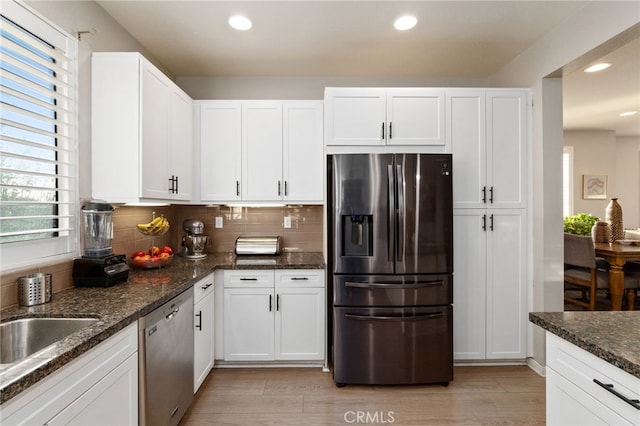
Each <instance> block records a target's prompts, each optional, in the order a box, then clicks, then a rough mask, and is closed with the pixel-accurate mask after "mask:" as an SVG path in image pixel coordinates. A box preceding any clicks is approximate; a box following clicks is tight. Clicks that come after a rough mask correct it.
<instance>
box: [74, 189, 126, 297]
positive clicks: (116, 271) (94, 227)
mask: <svg viewBox="0 0 640 426" xmlns="http://www.w3.org/2000/svg"><path fill="white" fill-rule="evenodd" d="M81 212H82V257H81V258H80V259H75V260H74V262H73V284H74V285H75V286H76V287H110V286H112V285H114V284H116V283H118V282H120V281H125V280H126V279H127V278H128V277H129V266H128V265H127V257H126V255H123V254H121V255H116V254H113V250H112V248H111V238H112V237H113V206H112V205H111V204H108V203H107V202H105V201H98V200H91V201H89V202H88V203H87V204H85V205H84V206H82V209H81Z"/></svg>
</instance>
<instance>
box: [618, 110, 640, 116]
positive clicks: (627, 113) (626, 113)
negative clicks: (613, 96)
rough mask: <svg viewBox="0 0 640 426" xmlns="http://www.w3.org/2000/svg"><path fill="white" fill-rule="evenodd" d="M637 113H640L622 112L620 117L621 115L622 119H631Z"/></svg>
mask: <svg viewBox="0 0 640 426" xmlns="http://www.w3.org/2000/svg"><path fill="white" fill-rule="evenodd" d="M637 113H638V111H625V112H621V113H620V114H618V115H620V117H629V116H630V115H635V114H637Z"/></svg>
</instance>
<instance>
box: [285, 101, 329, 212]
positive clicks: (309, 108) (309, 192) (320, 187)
mask: <svg viewBox="0 0 640 426" xmlns="http://www.w3.org/2000/svg"><path fill="white" fill-rule="evenodd" d="M283 108H284V109H283V115H284V122H283V130H284V135H283V176H282V178H283V180H284V194H283V195H284V199H285V200H287V201H298V202H310V203H321V202H322V201H323V199H324V184H323V182H324V147H323V144H322V126H323V121H322V102H299V103H298V102H296V103H285V104H284V106H283Z"/></svg>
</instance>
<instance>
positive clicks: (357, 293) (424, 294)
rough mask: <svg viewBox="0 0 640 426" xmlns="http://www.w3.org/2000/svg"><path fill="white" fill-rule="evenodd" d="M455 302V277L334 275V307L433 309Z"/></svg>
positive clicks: (444, 275)
mask: <svg viewBox="0 0 640 426" xmlns="http://www.w3.org/2000/svg"><path fill="white" fill-rule="evenodd" d="M451 303H453V276H452V275H448V274H443V275H440V274H434V275H334V276H333V304H334V306H362V307H383V306H393V307H397V306H413V307H416V306H431V305H450V304H451Z"/></svg>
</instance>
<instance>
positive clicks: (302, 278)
mask: <svg viewBox="0 0 640 426" xmlns="http://www.w3.org/2000/svg"><path fill="white" fill-rule="evenodd" d="M308 279H309V277H291V281H307V280H308Z"/></svg>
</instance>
